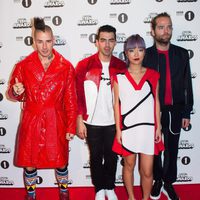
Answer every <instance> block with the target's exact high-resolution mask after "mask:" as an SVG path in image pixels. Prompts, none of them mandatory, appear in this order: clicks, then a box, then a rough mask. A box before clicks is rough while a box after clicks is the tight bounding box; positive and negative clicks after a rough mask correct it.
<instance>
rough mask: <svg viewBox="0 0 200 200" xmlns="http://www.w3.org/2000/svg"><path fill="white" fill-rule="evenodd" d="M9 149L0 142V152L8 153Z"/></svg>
mask: <svg viewBox="0 0 200 200" xmlns="http://www.w3.org/2000/svg"><path fill="white" fill-rule="evenodd" d="M10 152H11V149H10V148H7V147H6V146H5V145H4V144H0V153H10Z"/></svg>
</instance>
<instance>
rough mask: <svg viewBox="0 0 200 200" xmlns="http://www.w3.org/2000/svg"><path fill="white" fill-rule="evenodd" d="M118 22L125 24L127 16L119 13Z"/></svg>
mask: <svg viewBox="0 0 200 200" xmlns="http://www.w3.org/2000/svg"><path fill="white" fill-rule="evenodd" d="M118 20H119V22H120V23H126V22H127V21H128V15H127V14H126V13H121V14H119V16H118Z"/></svg>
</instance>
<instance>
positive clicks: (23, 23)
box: [13, 18, 32, 29]
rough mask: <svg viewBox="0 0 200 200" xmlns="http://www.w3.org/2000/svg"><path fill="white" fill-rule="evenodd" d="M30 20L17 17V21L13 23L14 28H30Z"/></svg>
mask: <svg viewBox="0 0 200 200" xmlns="http://www.w3.org/2000/svg"><path fill="white" fill-rule="evenodd" d="M31 27H32V25H31V21H30V20H27V19H26V18H18V19H17V22H16V23H14V24H13V28H14V29H21V28H31Z"/></svg>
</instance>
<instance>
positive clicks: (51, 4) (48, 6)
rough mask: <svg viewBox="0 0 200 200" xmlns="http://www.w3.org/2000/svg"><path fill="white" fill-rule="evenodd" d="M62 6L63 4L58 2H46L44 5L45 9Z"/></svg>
mask: <svg viewBox="0 0 200 200" xmlns="http://www.w3.org/2000/svg"><path fill="white" fill-rule="evenodd" d="M64 5H65V2H64V1H59V0H48V1H46V2H45V3H44V7H45V8H58V7H63V6H64Z"/></svg>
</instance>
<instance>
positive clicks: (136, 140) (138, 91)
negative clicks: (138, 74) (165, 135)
mask: <svg viewBox="0 0 200 200" xmlns="http://www.w3.org/2000/svg"><path fill="white" fill-rule="evenodd" d="M159 77H160V75H159V73H158V72H156V71H154V70H152V69H147V70H146V72H145V74H144V75H143V77H142V78H141V80H140V82H139V83H138V84H137V83H136V82H135V81H134V79H133V78H132V76H131V75H130V73H129V72H128V71H126V72H125V73H124V74H118V75H117V76H116V79H115V81H116V82H117V83H118V88H119V103H120V107H119V110H120V115H121V120H120V125H121V130H122V145H120V144H119V143H117V141H116V140H115V142H114V145H113V151H115V152H116V153H118V154H121V155H123V156H126V155H130V154H131V153H144V154H147V155H154V154H157V153H158V152H159V151H160V150H162V149H163V144H161V143H158V145H155V144H156V143H155V130H156V115H155V113H156V112H155V109H156V98H155V95H156V87H157V84H158V80H159Z"/></svg>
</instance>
